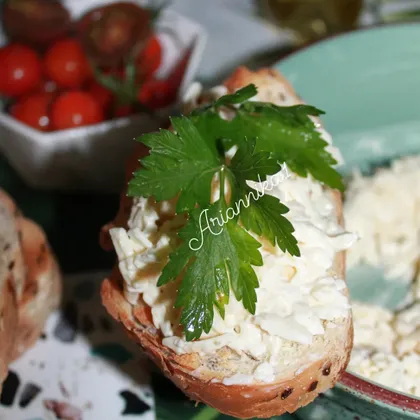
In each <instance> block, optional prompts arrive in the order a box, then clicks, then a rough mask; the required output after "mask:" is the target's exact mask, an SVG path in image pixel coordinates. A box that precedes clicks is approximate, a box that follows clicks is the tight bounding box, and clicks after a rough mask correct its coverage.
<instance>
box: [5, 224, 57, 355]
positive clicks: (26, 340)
mask: <svg viewBox="0 0 420 420" xmlns="http://www.w3.org/2000/svg"><path fill="white" fill-rule="evenodd" d="M17 223H18V227H19V230H20V232H21V237H22V253H23V259H24V262H25V266H26V270H27V275H26V280H25V286H24V288H23V292H22V296H21V297H20V299H19V307H18V311H19V326H18V329H17V337H16V343H15V347H14V352H13V359H15V358H17V357H19V356H20V355H21V354H22V353H23V352H24V351H26V350H27V349H28V348H29V347H31V346H32V345H33V344H35V342H36V340H37V339H38V337H39V336H40V334H41V332H42V329H43V328H44V324H45V322H46V320H47V318H48V316H49V315H50V313H51V312H52V311H53V310H54V309H56V308H57V307H58V305H59V304H60V300H61V287H62V282H61V273H60V270H59V267H58V264H57V261H56V259H55V257H54V254H53V253H52V251H51V249H50V247H49V245H48V242H47V238H46V236H45V233H44V231H43V230H42V229H41V228H40V227H39V226H38V225H37V224H36V223H34V222H32V221H31V220H29V219H26V218H24V217H19V218H18V221H17Z"/></svg>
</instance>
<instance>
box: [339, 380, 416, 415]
mask: <svg viewBox="0 0 420 420" xmlns="http://www.w3.org/2000/svg"><path fill="white" fill-rule="evenodd" d="M338 385H339V386H340V387H341V388H343V387H344V388H348V389H350V390H352V391H355V392H357V393H358V394H362V396H363V397H364V399H368V400H369V401H371V400H372V399H373V400H375V401H378V402H381V403H383V404H386V405H391V406H393V407H396V408H398V409H401V410H404V411H407V410H409V411H412V412H415V413H420V399H419V398H416V397H414V396H409V395H408V394H403V393H400V392H398V391H392V390H391V389H389V388H386V387H383V386H381V385H379V384H376V383H374V382H370V381H368V380H365V379H363V378H362V377H359V376H357V375H353V374H352V373H350V372H345V373H344V375H343V376H342V377H341V379H340V382H339V384H338Z"/></svg>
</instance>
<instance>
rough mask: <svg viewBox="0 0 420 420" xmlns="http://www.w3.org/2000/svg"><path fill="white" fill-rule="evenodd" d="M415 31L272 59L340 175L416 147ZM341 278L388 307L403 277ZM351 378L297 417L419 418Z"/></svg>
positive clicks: (414, 410)
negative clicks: (338, 156) (332, 150)
mask: <svg viewBox="0 0 420 420" xmlns="http://www.w3.org/2000/svg"><path fill="white" fill-rule="evenodd" d="M419 39H420V24H415V23H413V24H400V25H390V26H382V27H377V28H372V29H366V30H360V31H356V32H351V33H348V34H345V35H341V36H338V37H335V38H331V39H329V40H326V41H323V42H320V43H318V44H315V45H313V46H311V47H309V48H307V49H304V50H301V51H300V52H297V53H295V54H292V55H291V56H289V57H288V58H286V59H284V60H282V61H281V62H279V63H278V64H277V65H276V66H275V67H276V68H277V69H278V70H280V71H281V72H282V73H283V74H284V75H285V77H286V78H287V79H288V80H289V81H290V82H291V83H292V84H293V86H294V88H295V89H296V91H297V92H298V93H299V95H301V96H302V97H303V98H304V99H305V101H306V102H307V103H309V104H311V105H315V106H317V107H319V108H320V109H322V110H324V111H325V112H326V115H325V116H323V118H322V119H323V122H324V124H325V127H326V129H327V130H328V131H329V132H330V133H331V134H332V136H333V139H334V143H335V145H336V146H338V148H339V149H340V151H341V153H342V154H343V157H344V160H345V165H344V166H342V167H341V168H340V170H341V172H342V173H343V174H344V175H348V174H350V173H351V171H352V170H353V169H354V168H355V167H358V168H360V169H361V170H362V171H363V172H365V173H370V172H371V171H372V169H374V168H375V167H378V166H382V165H386V164H387V163H388V162H389V160H390V159H393V158H396V157H399V156H405V155H410V154H418V153H420V118H419V117H420V42H418V40H419ZM401 188H404V185H401ZM347 279H348V283H349V288H350V293H351V295H352V297H353V298H357V299H358V300H362V301H368V302H372V303H378V304H382V305H385V306H388V307H389V308H395V307H396V306H397V305H398V304H399V303H401V301H402V300H403V299H404V296H405V295H406V293H407V289H408V282H405V283H404V282H399V283H394V284H391V283H390V281H389V280H386V279H385V278H384V276H383V271H382V270H381V269H379V268H373V267H368V266H360V267H357V268H355V269H352V270H350V271H349V272H348V274H347ZM352 378H354V377H353V376H352ZM356 382H357V384H358V386H359V385H360V388H358V389H357V390H355V389H354V388H351V387H350V386H348V387H346V386H342V385H340V386H338V387H336V388H335V390H334V392H333V393H330V394H327V395H328V396H329V398H323V399H317V400H316V401H315V403H313V404H311V405H309V406H308V407H306V408H304V409H302V410H300V411H299V412H298V413H297V415H298V416H299V418H302V419H305V420H328V419H343V420H347V419H359V420H362V419H378V420H383V419H387V420H388V419H389V420H394V419H395V420H397V419H406V418H407V419H408V418H420V401H419V400H417V399H416V400H414V399H411V400H410V398H407V397H404V396H402V395H399V394H396V393H393V392H391V393H387V392H386V391H384V389H383V388H380V387H375V389H374V390H373V394H370V395H368V392H371V391H372V390H368V389H367V388H366V384H367V382H366V381H361V380H359V379H357V380H356ZM353 383H355V381H353V380H352V384H353ZM333 396H334V397H333Z"/></svg>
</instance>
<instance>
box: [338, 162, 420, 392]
mask: <svg viewBox="0 0 420 420" xmlns="http://www.w3.org/2000/svg"><path fill="white" fill-rule="evenodd" d="M419 180H420V157H409V158H404V159H399V160H396V161H394V162H392V164H391V166H390V167H389V168H386V169H380V170H379V171H377V172H376V173H375V175H374V176H372V177H363V176H362V175H361V174H359V173H357V174H355V176H354V178H353V180H352V182H351V183H350V185H349V187H348V190H347V194H346V195H347V197H346V198H347V201H346V204H345V209H344V212H345V217H346V227H347V229H349V230H350V231H352V232H355V233H357V234H358V235H359V237H360V240H359V242H358V243H356V244H355V245H354V246H353V247H352V249H351V250H350V251H349V252H348V263H349V266H350V267H351V266H354V265H357V264H360V263H366V264H369V265H372V266H380V267H382V268H383V269H384V271H385V276H386V277H388V278H390V279H395V281H399V280H398V279H399V278H405V279H407V278H410V277H411V278H413V277H415V276H417V278H416V279H415V280H414V282H413V287H412V292H411V296H409V297H408V298H409V299H407V302H410V304H409V305H408V306H407V307H406V308H405V309H403V310H401V311H398V312H395V313H393V312H391V311H389V310H387V309H385V308H381V307H379V306H375V305H368V304H362V303H357V302H356V303H354V304H353V318H354V328H355V341H354V349H353V352H352V357H351V361H350V364H349V370H351V371H353V372H355V373H357V374H359V375H361V376H364V377H366V378H368V379H371V380H373V381H375V382H377V383H380V384H381V385H385V386H387V387H390V388H393V389H395V390H397V391H401V392H404V393H408V394H413V395H415V396H417V397H420V276H419V275H418V274H416V266H417V262H418V260H419V257H420V234H419V233H420V182H419Z"/></svg>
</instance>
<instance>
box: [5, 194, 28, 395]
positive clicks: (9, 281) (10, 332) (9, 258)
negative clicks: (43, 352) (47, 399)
mask: <svg viewBox="0 0 420 420" xmlns="http://www.w3.org/2000/svg"><path fill="white" fill-rule="evenodd" d="M13 207H14V206H13V204H12V202H11V201H9V200H3V199H2V197H0V249H1V254H0V392H1V384H2V382H3V380H4V379H5V377H6V375H7V366H8V364H9V362H10V361H11V360H12V354H13V349H14V345H15V334H16V328H17V323H18V309H17V296H16V290H17V286H16V281H17V280H19V281H22V282H23V281H24V264H23V256H22V252H21V248H20V243H19V235H18V230H17V225H16V219H15V215H14V209H13Z"/></svg>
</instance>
